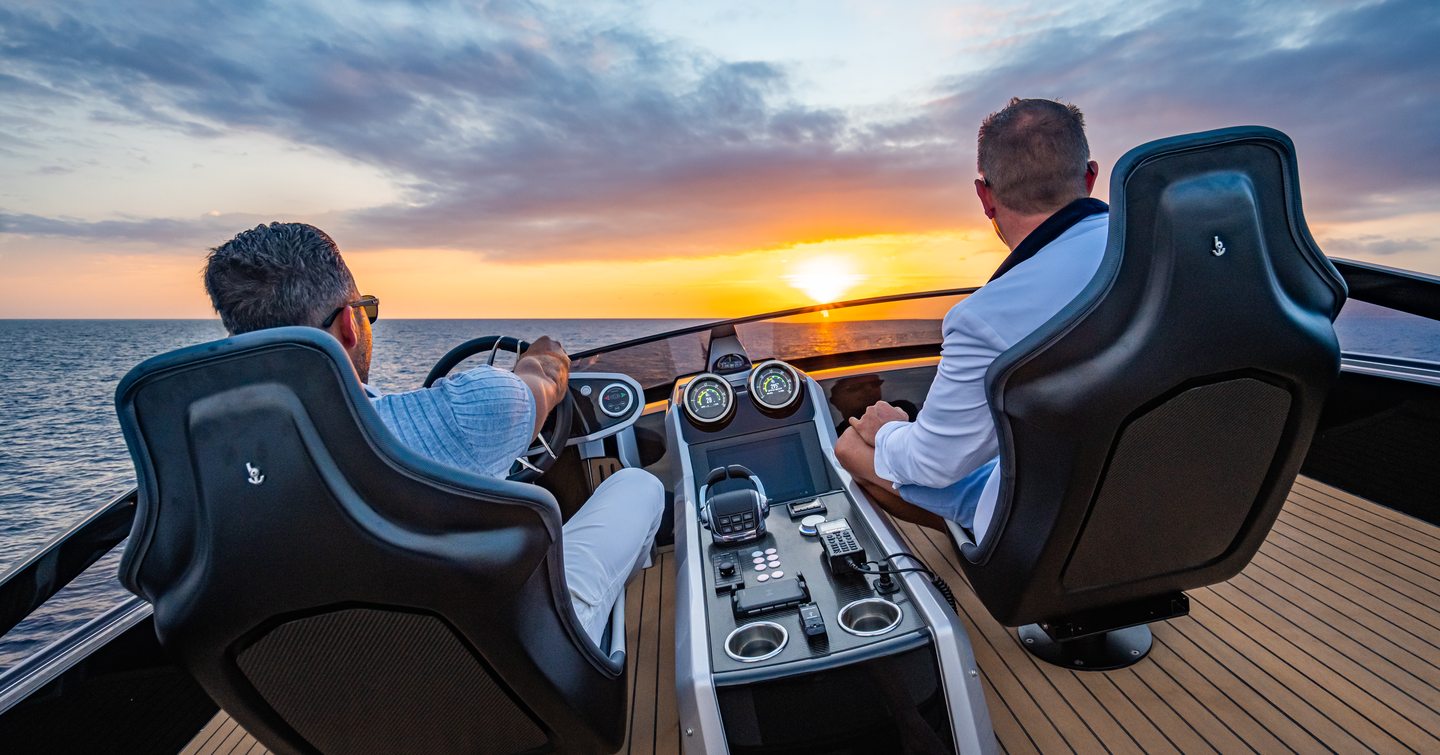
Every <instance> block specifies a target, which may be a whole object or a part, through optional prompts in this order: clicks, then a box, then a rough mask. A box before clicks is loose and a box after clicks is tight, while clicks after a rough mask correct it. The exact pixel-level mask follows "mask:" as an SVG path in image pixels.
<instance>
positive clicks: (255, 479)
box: [245, 461, 265, 485]
mask: <svg viewBox="0 0 1440 755" xmlns="http://www.w3.org/2000/svg"><path fill="white" fill-rule="evenodd" d="M245 471H246V472H249V473H250V479H249V480H248V482H249V483H250V484H251V485H259V484H260V483H262V482H264V481H265V475H263V474H260V468H259V467H257V466H253V465H252V464H251V463H250V462H248V461H247V462H245Z"/></svg>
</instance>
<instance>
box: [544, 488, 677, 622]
mask: <svg viewBox="0 0 1440 755" xmlns="http://www.w3.org/2000/svg"><path fill="white" fill-rule="evenodd" d="M664 511H665V486H664V485H662V484H661V483H660V480H659V479H658V478H656V477H655V475H652V474H650V473H649V472H646V471H644V470H642V469H622V470H620V471H619V472H616V473H615V474H613V475H611V476H610V477H609V478H608V479H606V480H605V481H604V482H602V483H600V486H599V487H597V488H595V492H594V493H593V494H591V496H590V500H588V501H586V502H585V505H583V506H581V507H580V510H579V511H577V512H575V516H573V517H571V518H570V521H568V522H566V523H565V528H564V541H565V581H566V583H567V584H568V585H569V586H570V600H571V602H572V603H574V605H575V615H576V616H578V617H580V623H581V625H582V626H584V627H585V633H586V634H588V635H590V639H591V640H593V641H594V642H595V644H597V645H599V644H600V635H601V633H602V632H604V631H605V623H606V622H607V621H608V620H609V619H610V609H611V608H613V607H614V605H615V601H616V599H618V598H619V597H620V590H621V589H622V588H623V587H624V586H625V583H626V582H628V581H629V580H630V577H631V576H633V575H634V574H635V573H637V572H638V571H639V570H641V569H643V568H645V567H646V566H647V565H648V564H647V560H648V559H649V557H650V547H651V545H653V544H654V542H655V531H656V530H658V529H660V516H661V515H662V514H663V513H664Z"/></svg>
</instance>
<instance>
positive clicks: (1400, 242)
mask: <svg viewBox="0 0 1440 755" xmlns="http://www.w3.org/2000/svg"><path fill="white" fill-rule="evenodd" d="M1322 246H1323V247H1324V249H1325V253H1326V254H1329V255H1333V256H1338V257H1385V256H1389V255H1392V254H1404V253H1406V252H1434V251H1436V250H1440V237H1430V238H1388V237H1385V236H1377V235H1374V234H1364V235H1361V236H1356V237H1353V238H1327V239H1325V240H1324V242H1323V244H1322Z"/></svg>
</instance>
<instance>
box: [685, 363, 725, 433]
mask: <svg viewBox="0 0 1440 755" xmlns="http://www.w3.org/2000/svg"><path fill="white" fill-rule="evenodd" d="M734 404H735V391H734V390H733V389H731V388H730V383H728V382H726V380H725V378H722V377H720V376H719V375H716V374H713V373H709V372H707V373H704V374H702V375H700V376H699V377H697V378H695V379H694V380H691V381H690V382H689V383H688V384H686V386H685V414H686V415H688V416H689V417H690V419H692V420H694V421H695V422H696V423H697V424H701V425H710V424H714V423H716V422H722V421H724V420H725V418H726V417H729V416H730V410H731V409H732V408H734Z"/></svg>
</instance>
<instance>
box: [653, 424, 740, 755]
mask: <svg viewBox="0 0 1440 755" xmlns="http://www.w3.org/2000/svg"><path fill="white" fill-rule="evenodd" d="M682 412H683V409H682V408H681V407H680V406H676V405H674V404H673V403H672V405H671V407H670V411H669V417H668V421H667V422H666V431H667V432H666V435H668V436H669V437H668V439H667V442H668V448H669V451H670V452H671V453H674V454H675V455H676V456H677V457H678V458H679V460H680V482H679V483H678V485H677V486H676V488H675V545H676V547H675V553H676V558H677V559H679V563H677V564H676V575H677V576H678V579H677V580H676V582H677V584H676V586H675V601H676V603H675V698H676V702H677V706H676V707H678V708H679V713H680V745H681V748H682V749H683V751H684V752H685V753H687V755H706V754H707V753H711V754H713V755H723V754H724V753H728V752H730V748H729V746H728V745H726V743H725V733H724V729H723V725H722V723H721V720H720V701H719V698H718V697H717V696H716V694H715V683H714V680H713V678H712V673H713V670H712V669H711V667H710V648H709V646H708V645H707V644H706V640H707V637H706V634H707V633H708V631H709V624H708V623H707V622H706V621H705V602H704V598H705V594H704V591H705V575H704V572H703V571H702V569H703V568H704V567H703V566H702V564H701V563H700V561H701V560H702V559H703V555H702V554H704V552H705V551H704V549H703V548H701V547H700V524H699V512H698V508H697V506H696V502H695V501H694V500H692V494H691V492H690V491H691V490H693V489H694V488H695V472H694V470H693V469H691V467H690V454H689V453H687V452H686V451H685V449H684V448H682V446H683V445H684V441H683V436H682V435H681V432H682V430H681V426H680V423H681V422H682V421H684V420H682V419H681V414H682ZM682 545H683V547H682ZM697 590H698V591H699V594H696V591H697Z"/></svg>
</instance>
